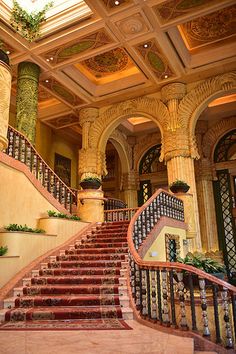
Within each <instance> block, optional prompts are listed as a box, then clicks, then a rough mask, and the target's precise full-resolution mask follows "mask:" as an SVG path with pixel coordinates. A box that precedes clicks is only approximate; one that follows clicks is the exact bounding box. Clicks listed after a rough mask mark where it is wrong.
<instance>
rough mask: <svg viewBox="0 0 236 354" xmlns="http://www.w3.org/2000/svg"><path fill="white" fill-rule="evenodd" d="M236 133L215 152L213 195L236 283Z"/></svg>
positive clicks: (229, 270) (229, 134)
mask: <svg viewBox="0 0 236 354" xmlns="http://www.w3.org/2000/svg"><path fill="white" fill-rule="evenodd" d="M235 152H236V129H233V130H231V131H229V132H227V133H226V134H225V135H224V136H223V137H221V138H220V139H219V140H218V143H217V145H216V147H215V149H214V163H215V169H216V175H217V181H215V182H214V195H215V205H216V213H217V226H218V238H219V245H220V248H221V249H222V250H223V255H224V261H225V265H226V268H227V273H228V277H229V279H230V280H231V281H232V282H235V283H236V225H235V221H236V219H235V217H234V216H235V215H234V209H233V208H234V207H235V199H234V198H235V193H236V154H235Z"/></svg>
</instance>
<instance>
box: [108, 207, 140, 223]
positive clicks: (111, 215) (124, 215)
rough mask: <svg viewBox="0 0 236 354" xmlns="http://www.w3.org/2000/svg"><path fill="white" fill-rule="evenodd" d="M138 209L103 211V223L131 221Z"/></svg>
mask: <svg viewBox="0 0 236 354" xmlns="http://www.w3.org/2000/svg"><path fill="white" fill-rule="evenodd" d="M137 210H138V208H124V209H114V210H104V221H106V222H112V221H125V220H131V219H132V217H133V216H134V214H135V213H136V211H137Z"/></svg>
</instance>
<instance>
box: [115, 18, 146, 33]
mask: <svg viewBox="0 0 236 354" xmlns="http://www.w3.org/2000/svg"><path fill="white" fill-rule="evenodd" d="M116 26H117V28H118V29H119V31H120V32H121V33H122V35H123V36H124V37H125V38H134V37H135V36H137V35H142V34H144V33H147V32H148V31H149V27H148V25H147V23H146V21H145V19H144V17H143V16H142V15H141V13H136V14H134V15H133V16H130V17H127V18H125V19H123V20H120V21H117V22H116Z"/></svg>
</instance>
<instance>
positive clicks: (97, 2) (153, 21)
mask: <svg viewBox="0 0 236 354" xmlns="http://www.w3.org/2000/svg"><path fill="white" fill-rule="evenodd" d="M33 3H40V0H34V2H33ZM54 3H55V4H56V5H55V6H54V8H52V9H51V10H49V12H48V19H47V21H46V22H45V23H44V24H43V25H42V30H41V37H40V38H39V39H38V40H37V41H36V42H32V43H29V42H28V41H27V40H26V39H24V38H23V37H21V36H20V35H19V34H18V33H16V32H15V31H14V30H13V29H12V28H11V26H10V14H11V4H12V1H11V0H2V1H1V2H0V39H1V40H2V41H3V43H4V46H5V49H6V50H8V51H9V53H10V54H9V56H10V60H11V65H12V70H13V85H12V107H14V97H15V95H16V79H17V65H18V64H19V63H20V62H22V61H32V62H34V63H36V64H38V65H39V66H40V68H41V75H40V84H39V119H41V120H42V121H43V122H44V123H45V124H47V125H49V126H50V127H53V128H54V129H59V130H60V129H64V130H66V129H67V130H68V129H69V130H70V132H72V131H73V132H74V133H76V134H78V132H79V131H80V130H79V124H78V116H79V110H80V109H81V108H82V107H86V106H93V107H102V106H104V105H109V104H111V103H115V102H119V101H122V100H124V99H129V98H132V97H137V96H140V95H144V94H151V93H155V92H157V91H159V90H160V88H161V87H162V86H163V85H165V84H167V83H171V82H175V81H181V82H186V83H191V82H193V81H197V80H201V79H204V78H207V77H209V76H212V75H215V74H219V73H223V72H226V71H229V70H233V69H235V67H236V60H235V59H236V42H235V34H236V21H235V19H236V5H235V1H234V0H220V1H219V0H211V1H210V0H169V1H163V0H85V1H82V0H77V1H75V0H68V1H63V0H58V1H54ZM143 123H144V122H141V123H140V124H143ZM149 123H150V122H148V124H149ZM129 125H130V126H131V125H133V126H135V125H137V124H135V122H132V121H130V122H127V127H126V128H127V129H128V126H129Z"/></svg>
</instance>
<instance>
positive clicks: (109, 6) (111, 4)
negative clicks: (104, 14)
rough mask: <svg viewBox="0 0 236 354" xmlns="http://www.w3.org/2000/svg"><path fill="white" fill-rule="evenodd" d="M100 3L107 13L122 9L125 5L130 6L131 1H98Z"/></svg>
mask: <svg viewBox="0 0 236 354" xmlns="http://www.w3.org/2000/svg"><path fill="white" fill-rule="evenodd" d="M98 1H100V2H101V3H102V4H103V5H104V6H105V8H106V10H107V11H110V10H113V9H118V8H119V9H120V8H122V7H124V6H125V5H128V4H131V3H132V2H133V1H132V0H118V1H117V0H98Z"/></svg>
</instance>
